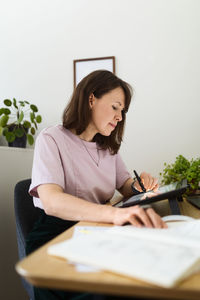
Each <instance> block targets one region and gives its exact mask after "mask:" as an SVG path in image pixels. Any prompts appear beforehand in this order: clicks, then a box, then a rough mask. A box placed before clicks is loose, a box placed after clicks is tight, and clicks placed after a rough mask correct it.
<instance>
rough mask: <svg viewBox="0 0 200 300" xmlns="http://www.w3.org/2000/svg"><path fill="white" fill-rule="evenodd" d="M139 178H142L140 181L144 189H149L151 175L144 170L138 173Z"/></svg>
mask: <svg viewBox="0 0 200 300" xmlns="http://www.w3.org/2000/svg"><path fill="white" fill-rule="evenodd" d="M140 178H141V180H142V183H143V185H144V187H145V189H146V190H147V191H148V190H149V189H150V186H151V184H152V181H153V180H152V176H151V175H150V174H148V173H146V172H143V173H141V174H140Z"/></svg>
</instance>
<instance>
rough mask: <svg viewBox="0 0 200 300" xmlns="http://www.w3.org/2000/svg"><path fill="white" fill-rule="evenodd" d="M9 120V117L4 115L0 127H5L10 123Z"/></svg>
mask: <svg viewBox="0 0 200 300" xmlns="http://www.w3.org/2000/svg"><path fill="white" fill-rule="evenodd" d="M8 119H9V117H8V115H3V116H2V117H1V119H0V126H1V127H5V126H6V124H7V122H8Z"/></svg>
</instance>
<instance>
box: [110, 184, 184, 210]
mask: <svg viewBox="0 0 200 300" xmlns="http://www.w3.org/2000/svg"><path fill="white" fill-rule="evenodd" d="M188 187H189V184H188V183H187V180H186V179H184V180H182V181H178V182H174V183H171V184H169V185H164V186H161V187H159V189H158V190H157V191H156V192H154V191H148V192H146V193H140V194H138V195H135V196H132V197H130V198H126V199H123V200H121V201H120V202H118V203H116V204H114V205H113V206H115V207H128V206H133V205H138V204H141V205H142V204H150V203H153V202H157V201H160V200H164V199H169V198H172V197H178V196H181V195H182V194H183V193H185V191H186V190H187V188H188Z"/></svg>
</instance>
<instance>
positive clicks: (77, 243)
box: [48, 220, 200, 287]
mask: <svg viewBox="0 0 200 300" xmlns="http://www.w3.org/2000/svg"><path fill="white" fill-rule="evenodd" d="M48 253H49V254H51V255H55V256H60V257H63V258H66V259H68V260H70V261H73V262H76V263H83V264H88V265H90V266H94V267H97V268H101V269H104V270H108V271H113V272H116V273H119V274H123V275H128V276H131V277H134V278H138V279H140V280H143V281H147V282H150V283H153V284H156V285H160V286H164V287H171V286H173V285H175V284H176V283H177V282H178V281H180V280H181V279H183V278H185V277H187V276H189V275H190V274H192V273H194V271H196V270H198V269H199V268H200V221H198V220H197V221H190V222H186V223H185V224H183V225H181V226H178V227H174V228H169V229H149V228H135V227H133V226H123V227H122V226H119V227H118V226H115V227H112V228H110V229H108V230H106V231H104V232H92V231H91V232H90V233H89V234H85V235H82V236H78V237H77V238H73V239H70V240H67V241H64V242H62V243H58V244H55V245H52V246H50V247H49V248H48Z"/></svg>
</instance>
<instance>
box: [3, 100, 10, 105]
mask: <svg viewBox="0 0 200 300" xmlns="http://www.w3.org/2000/svg"><path fill="white" fill-rule="evenodd" d="M3 102H4V104H5V105H6V106H11V105H12V101H11V100H10V99H5V100H4V101H3Z"/></svg>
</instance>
